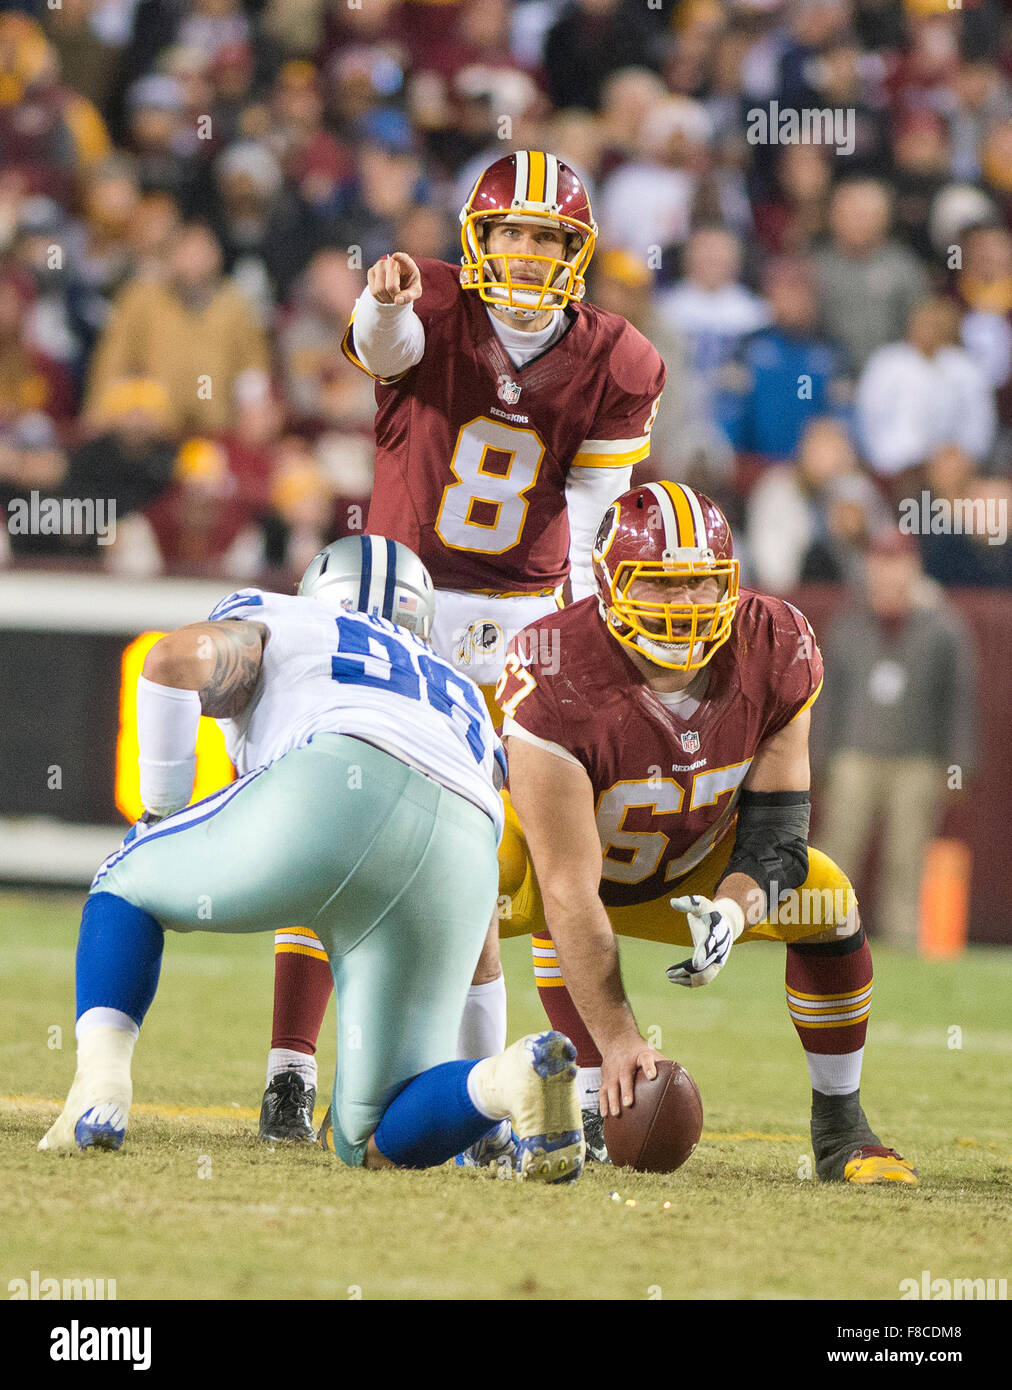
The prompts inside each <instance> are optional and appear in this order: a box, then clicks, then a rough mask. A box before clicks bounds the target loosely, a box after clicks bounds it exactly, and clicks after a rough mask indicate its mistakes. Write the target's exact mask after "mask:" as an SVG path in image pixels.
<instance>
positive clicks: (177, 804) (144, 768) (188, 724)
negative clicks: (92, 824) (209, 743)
mask: <svg viewBox="0 0 1012 1390" xmlns="http://www.w3.org/2000/svg"><path fill="white" fill-rule="evenodd" d="M199 727H200V696H199V695H198V693H197V692H196V690H177V689H176V687H175V686H171V685H158V684H157V683H156V682H155V681H149V680H148V678H147V677H146V676H138V678H137V744H138V750H139V753H140V771H141V803H142V805H143V806H144V809H145V810H146V811H150V812H152V814H153V815H156V816H171V815H172V813H173V812H174V811H178V810H180V808H181V807H183V806H185V805H186V804H187V802H188V801H189V800H190V797H191V796H192V795H193V778H194V775H195V773H196V770H197V754H196V745H197V730H198V728H199Z"/></svg>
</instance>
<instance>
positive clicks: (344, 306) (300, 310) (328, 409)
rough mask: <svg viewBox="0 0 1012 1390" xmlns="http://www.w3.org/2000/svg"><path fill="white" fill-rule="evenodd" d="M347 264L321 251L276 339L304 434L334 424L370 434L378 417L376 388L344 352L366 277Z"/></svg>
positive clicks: (291, 401) (295, 414)
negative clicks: (343, 344)
mask: <svg viewBox="0 0 1012 1390" xmlns="http://www.w3.org/2000/svg"><path fill="white" fill-rule="evenodd" d="M397 244H398V245H402V244H403V245H412V246H413V245H414V242H402V241H401V240H398V242H397ZM348 262H349V258H348V255H347V253H346V252H344V251H337V250H329V251H320V252H318V253H317V255H316V256H314V257H313V259H312V261H310V263H309V265H308V266H307V268H306V272H305V275H304V277H303V279H302V281H301V283H300V284H299V285H298V287H297V289H296V295H295V300H294V304H293V307H292V310H291V312H290V314H289V315H288V317H287V320H286V322H285V323H284V324H283V326H282V327H281V329H280V331H279V334H278V355H279V359H280V367H281V375H282V380H283V382H284V388H285V397H286V399H287V402H288V407H289V411H290V414H291V419H292V423H293V424H294V425H295V426H296V427H297V428H298V429H299V430H300V431H301V432H303V433H305V432H309V433H316V432H318V431H319V430H320V429H322V428H324V427H327V426H332V425H335V424H342V425H349V424H351V425H360V426H363V427H365V428H366V429H367V430H368V431H369V432H370V433H371V429H372V421H373V417H374V415H375V413H376V401H375V397H374V394H373V388H372V383H371V382H370V381H369V379H368V377H366V376H365V375H364V374H363V373H362V372H360V371H357V370H356V368H355V367H353V366H352V364H351V363H350V362H349V361H348V359H347V358H346V357H345V355H344V353H343V352H342V351H341V339H342V338H343V336H344V331H345V329H346V327H347V325H348V321H349V320H350V318H351V312H352V309H353V308H354V305H355V300H356V299H357V298H358V296H359V294H360V292H361V290H362V282H363V275H362V272H361V271H360V270H353V269H352V268H351V266H350V265H349V263H348Z"/></svg>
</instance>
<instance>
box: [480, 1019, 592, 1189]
mask: <svg viewBox="0 0 1012 1390" xmlns="http://www.w3.org/2000/svg"><path fill="white" fill-rule="evenodd" d="M475 1070H476V1071H478V1072H479V1075H478V1076H477V1077H476V1082H477V1085H478V1087H479V1090H480V1093H481V1094H483V1095H484V1097H485V1099H486V1102H487V1108H488V1109H489V1110H491V1111H493V1113H494V1112H495V1111H496V1110H498V1111H500V1112H501V1111H503V1110H508V1111H509V1115H510V1118H511V1120H512V1121H513V1130H514V1132H515V1133H516V1136H517V1157H516V1175H517V1177H519V1178H523V1179H527V1180H528V1181H532V1182H549V1183H560V1182H575V1181H576V1179H577V1178H578V1177H579V1176H580V1174H581V1173H582V1172H583V1160H584V1156H585V1153H586V1145H585V1143H584V1139H583V1122H582V1120H581V1117H580V1101H579V1096H578V1093H577V1088H576V1048H575V1047H574V1046H573V1044H572V1043H571V1042H570V1041H569V1039H568V1038H567V1037H566V1036H565V1035H564V1034H562V1033H555V1032H545V1033H530V1034H528V1036H527V1037H525V1038H520V1039H519V1041H517V1042H515V1043H514V1044H513V1045H512V1047H508V1048H507V1049H506V1051H505V1052H501V1053H500V1054H499V1055H498V1056H496V1057H486V1058H484V1060H483V1061H481V1062H479V1063H478V1066H477V1067H476V1068H475ZM472 1074H473V1073H472Z"/></svg>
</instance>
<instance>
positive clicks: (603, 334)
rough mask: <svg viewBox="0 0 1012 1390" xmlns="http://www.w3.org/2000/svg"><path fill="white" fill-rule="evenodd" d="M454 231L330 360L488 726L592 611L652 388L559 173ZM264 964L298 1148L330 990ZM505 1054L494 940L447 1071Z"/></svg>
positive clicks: (319, 960)
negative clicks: (363, 414)
mask: <svg viewBox="0 0 1012 1390" xmlns="http://www.w3.org/2000/svg"><path fill="white" fill-rule="evenodd" d="M460 227H461V249H462V260H461V263H460V265H450V264H448V263H446V262H443V261H436V260H419V261H415V260H413V259H412V258H411V256H410V255H408V254H407V253H406V252H403V251H397V252H394V254H393V255H391V256H387V257H384V258H383V259H381V260H380V261H378V262H377V263H376V265H374V266H372V267H371V268H370V270H369V272H368V286H367V288H366V289H365V290H364V291H363V293H362V295H361V296H360V297H359V299H358V301H357V302H356V305H355V310H354V313H353V315H352V321H351V323H350V325H349V327H348V331H347V333H346V335H345V339H344V350H345V353H346V354H347V356H348V357H349V358H350V359H351V361H352V362H354V363H355V364H356V365H357V366H359V367H361V368H362V370H363V371H365V372H367V373H368V374H369V375H370V376H371V377H373V378H374V379H375V381H376V400H377V412H376V473H375V482H374V486H373V493H372V501H371V504H370V510H369V529H370V530H374V531H377V532H380V533H382V534H383V535H386V536H392V537H393V538H394V539H395V540H398V541H400V542H402V543H403V544H405V545H408V546H410V547H411V549H412V550H414V551H415V552H416V553H417V554H418V555H419V556H420V557H421V559H422V561H423V562H424V564H425V565H426V567H427V568H428V569H429V571H430V573H431V574H432V578H433V581H434V583H435V585H436V590H437V595H438V602H437V605H436V616H435V620H434V625H433V633H432V642H433V647H434V648H435V650H436V651H437V652H438V653H439V654H440V655H441V656H443V657H445V658H446V659H447V660H449V661H451V662H452V663H453V664H454V665H455V666H456V667H457V668H458V669H460V670H463V671H465V672H467V673H468V674H469V675H471V676H472V677H473V678H474V679H475V680H476V681H477V682H478V683H479V685H481V686H482V687H483V689H484V690H485V692H486V695H487V698H488V700H489V704H490V707H491V708H493V709H494V701H493V700H492V691H493V689H494V686H495V682H496V680H497V679H498V676H499V673H500V671H501V670H502V663H503V659H504V657H505V652H506V643H507V641H508V640H509V638H511V637H512V635H513V634H514V633H515V632H517V631H519V630H520V629H521V628H523V627H525V626H526V625H527V624H528V623H531V622H533V621H534V620H535V619H536V618H539V617H541V616H543V615H544V614H546V613H551V612H555V611H556V610H557V608H558V606H559V604H560V602H561V598H562V591H563V586H564V584H565V583H566V581H567V578H568V581H569V584H570V586H571V590H572V594H573V596H574V597H575V598H582V597H583V596H585V595H586V594H589V593H591V592H593V584H594V581H593V573H592V570H591V561H590V551H591V545H592V543H593V538H594V533H595V531H596V529H597V525H598V522H599V521H600V519H601V516H602V515H603V513H604V511H605V508H606V507H607V506H608V504H609V503H610V502H611V501H612V500H613V499H614V498H615V497H617V496H618V495H619V494H620V493H622V492H624V491H625V490H626V488H628V487H629V484H630V474H631V469H632V467H633V465H634V464H635V463H637V462H638V461H640V460H641V459H643V458H645V457H646V456H647V454H648V452H649V448H650V429H651V426H652V424H653V420H654V416H655V414H656V411H657V406H658V402H659V400H660V394H661V390H662V388H663V386H664V379H665V369H664V364H663V362H662V361H661V358H660V356H659V355H658V353H657V351H656V349H655V348H654V347H653V346H652V345H651V344H650V343H649V342H647V340H646V339H645V338H644V337H643V336H642V335H641V334H640V333H638V332H637V330H636V329H634V328H633V327H632V326H631V324H629V323H627V322H626V320H625V319H623V318H621V317H619V316H618V315H617V314H611V313H605V312H603V311H601V310H599V309H596V308H594V307H593V305H589V304H586V303H584V302H583V295H584V288H585V275H586V271H587V266H588V265H589V263H590V260H591V257H592V255H593V253H594V244H595V238H596V234H597V227H596V224H595V222H594V218H593V214H592V212H591V207H590V202H589V199H588V197H587V193H586V190H585V189H584V187H583V185H582V183H581V181H580V179H579V178H578V177H577V175H576V174H575V173H574V172H573V171H572V169H570V168H568V167H567V166H566V165H565V164H563V163H561V162H560V161H559V160H558V159H556V157H555V156H554V155H552V154H546V153H544V152H542V151H540V150H520V151H518V152H517V153H516V154H510V155H507V156H505V157H504V158H503V159H500V160H497V161H496V162H495V163H494V164H492V165H491V166H490V167H489V168H488V169H486V171H485V172H484V173H483V174H482V175H481V177H480V178H479V179H478V180H477V182H476V183H475V186H474V188H473V189H472V191H471V193H470V196H469V197H468V199H467V201H466V203H465V204H464V206H463V208H462V209H461V212H460ZM497 713H498V712H497V711H496V715H497ZM275 950H276V961H275V1010H274V1024H273V1037H272V1042H271V1050H270V1053H269V1057H268V1068H267V1080H268V1089H267V1092H266V1094H265V1096H264V1102H263V1109H262V1114H261V1126H260V1133H261V1137H263V1138H265V1139H277V1138H285V1137H287V1138H294V1139H298V1138H303V1139H311V1138H312V1128H311V1125H310V1123H309V1122H308V1120H307V1118H306V1116H307V1114H311V1113H312V1097H311V1095H310V1092H311V1091H312V1089H313V1088H314V1087H315V1085H316V1062H315V1057H314V1055H313V1053H314V1051H315V1045H316V1036H317V1033H318V1032H319V1029H320V1025H321V1023H322V1020H323V1014H324V1010H325V1009H326V1005H327V1000H328V998H329V994H330V972H329V969H328V967H327V962H326V959H325V957H324V953H323V952H322V951H321V950H320V948H319V942H316V941H314V940H313V938H312V936H311V935H310V934H309V933H307V932H306V931H305V929H304V927H303V929H301V930H300V929H295V930H289V931H286V932H283V933H280V934H279V936H278V939H277V941H276V944H275ZM505 1039H506V989H505V983H504V981H503V977H502V967H501V965H500V963H499V951H498V938H497V936H496V934H495V933H494V932H491V933H490V935H489V940H488V942H487V943H486V950H485V952H484V953H483V955H482V958H481V960H480V962H479V966H478V970H477V972H476V975H475V980H474V986H473V989H472V991H471V993H470V995H469V999H468V1006H467V1009H466V1011H465V1021H464V1027H463V1033H462V1037H461V1048H462V1051H461V1055H462V1056H471V1055H477V1054H480V1053H484V1052H494V1051H500V1050H501V1048H502V1047H503V1046H504V1044H505Z"/></svg>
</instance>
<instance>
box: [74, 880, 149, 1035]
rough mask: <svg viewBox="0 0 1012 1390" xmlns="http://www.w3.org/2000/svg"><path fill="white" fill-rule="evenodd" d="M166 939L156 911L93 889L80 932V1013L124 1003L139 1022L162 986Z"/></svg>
mask: <svg viewBox="0 0 1012 1390" xmlns="http://www.w3.org/2000/svg"><path fill="white" fill-rule="evenodd" d="M164 939H165V934H164V932H163V931H162V929H161V927H160V926H159V925H158V923H157V922H156V921H155V919H154V917H152V916H151V914H150V912H145V911H143V909H142V908H139V907H134V906H133V904H132V903H128V902H126V901H125V900H124V899H123V898H118V897H117V896H116V895H115V893H92V894H91V895H90V896H89V898H88V900H87V901H86V902H85V904H84V911H83V912H82V914H81V931H80V934H79V935H78V938H77V1017H78V1018H80V1017H81V1015H82V1014H83V1013H86V1012H87V1010H88V1009H119V1010H120V1012H121V1013H125V1014H129V1015H130V1017H131V1018H132V1019H133V1021H134V1022H135V1023H136V1024H137V1026H138V1028H139V1027H140V1025H141V1024H142V1023H143V1022H144V1015H145V1014H146V1013H147V1011H148V1009H149V1008H150V1007H151V1001H152V999H154V997H155V990H156V989H157V988H158V973H159V971H160V970H161V967H162V946H163V944H164Z"/></svg>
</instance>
